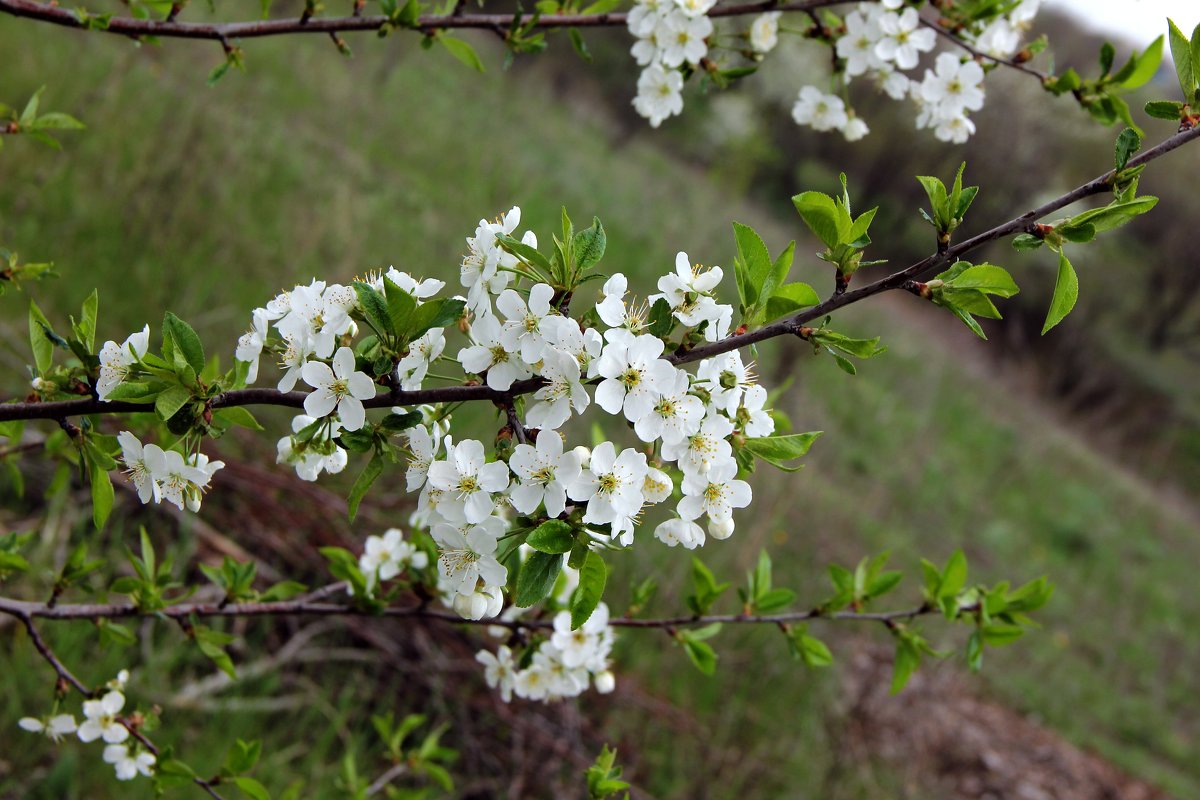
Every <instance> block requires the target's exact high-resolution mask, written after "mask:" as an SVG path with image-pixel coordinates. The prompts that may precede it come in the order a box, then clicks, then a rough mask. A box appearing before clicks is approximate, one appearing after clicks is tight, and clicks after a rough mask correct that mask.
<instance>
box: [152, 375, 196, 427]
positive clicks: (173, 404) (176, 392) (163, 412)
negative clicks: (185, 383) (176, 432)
mask: <svg viewBox="0 0 1200 800" xmlns="http://www.w3.org/2000/svg"><path fill="white" fill-rule="evenodd" d="M191 399H192V393H191V392H190V391H188V390H187V389H185V388H183V387H182V386H180V385H179V384H177V383H176V384H174V385H172V386H168V387H167V388H166V389H163V390H162V391H161V392H159V393H158V396H157V397H155V398H154V413H155V414H157V415H158V418H159V419H162V420H168V419H170V418H171V417H173V416H175V413H176V412H177V411H179V409H181V408H183V407H184V406H185V405H187V404H188V401H190V400H191Z"/></svg>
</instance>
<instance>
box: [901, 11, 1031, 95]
mask: <svg viewBox="0 0 1200 800" xmlns="http://www.w3.org/2000/svg"><path fill="white" fill-rule="evenodd" d="M921 24H922V25H924V26H925V27H926V28H929V29H930V30H932V31H934V32H935V33H937V35H938V36H941V37H943V38H944V39H946V40H948V41H950V42H953V43H954V44H956V45H958V46H959V47H961V48H962V49H963V50H966V51H967V52H968V53H970V54H971V55H972V56H974V57H975V58H976V59H983V60H985V61H991V62H992V63H993V64H1000V65H1001V66H1005V67H1011V68H1012V69H1015V70H1017V71H1018V72H1023V73H1025V74H1026V75H1031V76H1033V77H1034V78H1037V79H1038V80H1039V81H1040V82H1042V83H1045V82H1046V81H1047V80H1049V79H1050V76H1049V75H1047V74H1046V73H1044V72H1041V71H1040V70H1036V69H1034V68H1033V67H1027V66H1025V65H1024V64H1022V63H1020V62H1018V61H1013V60H1012V59H1010V58H999V57H998V56H993V55H989V54H987V53H985V52H983V51H982V50H980V49H978V48H976V47H975V46H973V45H971V44H968V43H967V41H966V40H965V39H962V38H960V37H958V36H955V35H954V33H953V31H948V30H946V29H945V28H943V27H942V26H941V25H938V24H937V23H935V22H930V21H929V20H927V19H922V20H921Z"/></svg>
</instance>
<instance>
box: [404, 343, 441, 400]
mask: <svg viewBox="0 0 1200 800" xmlns="http://www.w3.org/2000/svg"><path fill="white" fill-rule="evenodd" d="M445 349H446V335H445V333H444V329H442V328H434V329H432V330H428V331H426V332H425V333H423V334H422V335H421V336H419V337H418V338H416V339H413V340H412V342H410V343H409V345H408V355H406V356H404V358H402V359H400V361H399V362H397V363H396V379H397V380H398V381H399V382H400V388H401V389H403V390H404V391H406V392H415V391H417V390H418V389H420V388H421V384H423V383H424V382H425V376H426V375H428V374H429V365H430V364H432V363H433V362H434V361H436V360H437V359H438V358H439V357H440V356H441V355H442V351H444V350H445Z"/></svg>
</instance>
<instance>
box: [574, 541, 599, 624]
mask: <svg viewBox="0 0 1200 800" xmlns="http://www.w3.org/2000/svg"><path fill="white" fill-rule="evenodd" d="M607 581H608V565H607V564H605V563H604V559H603V558H602V557H601V556H600V554H599V553H596V552H593V551H591V550H589V551H588V554H587V558H585V559H584V562H583V566H582V567H580V568H579V586H578V587H576V589H575V592H574V593H573V594H572V595H571V630H576V629H578V628H579V626H581V625H583V623H585V622H587V621H588V618H589V617H591V616H592V612H593V611H595V610H596V606H598V605H600V600H601V598H603V597H604V584H605V583H606V582H607Z"/></svg>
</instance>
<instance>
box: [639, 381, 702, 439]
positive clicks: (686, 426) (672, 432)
mask: <svg viewBox="0 0 1200 800" xmlns="http://www.w3.org/2000/svg"><path fill="white" fill-rule="evenodd" d="M690 388H691V381H690V379H689V378H688V374H687V373H686V372H684V371H683V370H677V371H676V372H675V374H674V376H673V378H672V380H670V381H668V382H665V383H663V384H661V385H660V392H659V395H658V397H657V398H656V399H655V401H654V405H653V406H652V407H651V408H650V410H649V411H648V412H646V413H645V414H643V415H642V416H640V417H638V418H637V420H636V421H635V422H634V425H633V430H634V433H636V434H637V436H638V438H639V439H641V440H642V441H643V442H653V441H655V440H658V439H662V440H663V442H664V443H675V442H680V441H683V440H684V439H686V438H687V437H689V436H691V435H692V434H693V433H695V432H696V431H697V430H699V428H700V423H701V421H702V420H703V419H704V403H703V401H701V400H700V398H699V397H696V396H694V395H691V394H688V390H689V389H690Z"/></svg>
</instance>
